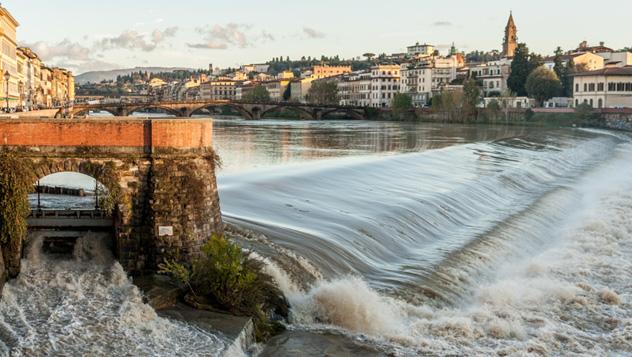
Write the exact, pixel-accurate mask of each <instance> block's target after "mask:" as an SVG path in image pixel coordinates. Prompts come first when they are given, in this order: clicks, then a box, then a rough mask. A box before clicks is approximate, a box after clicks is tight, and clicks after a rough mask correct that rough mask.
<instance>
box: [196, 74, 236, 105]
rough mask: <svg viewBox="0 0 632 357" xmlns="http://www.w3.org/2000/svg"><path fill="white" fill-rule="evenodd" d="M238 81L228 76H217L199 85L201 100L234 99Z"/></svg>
mask: <svg viewBox="0 0 632 357" xmlns="http://www.w3.org/2000/svg"><path fill="white" fill-rule="evenodd" d="M239 83H240V82H237V81H234V80H232V79H229V78H219V79H216V80H213V81H208V82H205V83H202V84H201V85H200V98H201V99H202V100H236V99H237V86H238V84H239Z"/></svg>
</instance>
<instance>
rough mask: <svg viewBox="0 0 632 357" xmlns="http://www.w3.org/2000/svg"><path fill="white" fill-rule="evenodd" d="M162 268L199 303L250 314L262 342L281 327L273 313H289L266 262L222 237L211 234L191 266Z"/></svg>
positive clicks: (232, 311)
mask: <svg viewBox="0 0 632 357" xmlns="http://www.w3.org/2000/svg"><path fill="white" fill-rule="evenodd" d="M160 270H161V272H163V273H167V274H169V275H171V276H172V277H173V278H175V279H176V280H178V281H179V282H180V284H181V285H182V286H183V287H185V288H186V289H187V290H189V292H190V293H191V294H192V295H193V296H194V299H195V300H196V301H197V302H199V303H202V304H203V303H209V304H211V305H212V306H214V307H217V308H221V309H223V310H226V311H229V312H231V313H234V314H237V315H246V316H251V317H252V318H253V320H254V323H255V335H256V338H257V340H259V341H261V340H265V339H266V338H268V337H270V336H271V335H272V334H273V333H274V332H275V331H278V330H279V329H280V328H282V327H281V326H280V324H278V323H276V322H273V321H272V318H273V315H274V314H277V315H280V316H283V317H287V315H288V312H289V306H288V303H287V301H286V300H285V298H284V297H283V293H282V292H281V291H280V290H279V288H278V287H277V286H276V285H274V282H273V279H272V277H271V276H269V275H267V274H266V273H264V272H263V263H262V262H260V261H258V260H255V259H253V258H251V257H250V256H249V255H247V254H244V253H243V252H242V250H241V248H239V247H238V246H236V245H234V244H232V243H230V242H229V241H228V240H227V239H226V238H225V237H223V236H218V235H214V236H213V237H211V239H210V240H209V241H208V242H207V243H206V244H205V245H204V246H203V247H202V256H201V257H200V258H199V259H197V260H195V261H194V262H193V263H192V264H191V266H190V267H188V266H185V265H183V264H179V263H176V262H173V261H172V262H165V263H164V264H161V266H160Z"/></svg>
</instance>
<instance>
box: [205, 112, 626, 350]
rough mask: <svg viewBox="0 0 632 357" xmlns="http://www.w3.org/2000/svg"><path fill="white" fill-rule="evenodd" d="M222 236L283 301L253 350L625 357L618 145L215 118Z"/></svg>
mask: <svg viewBox="0 0 632 357" xmlns="http://www.w3.org/2000/svg"><path fill="white" fill-rule="evenodd" d="M215 145H216V148H217V150H218V151H219V153H220V155H221V156H222V158H223V160H224V163H225V167H224V169H223V171H222V172H221V173H220V175H219V177H218V181H219V189H220V198H221V204H222V210H223V213H224V217H225V220H226V221H227V222H228V223H230V224H231V226H232V227H231V235H232V236H233V237H234V238H235V239H236V240H237V241H238V242H240V243H241V244H242V245H244V246H245V247H247V248H248V249H251V250H254V251H256V252H257V254H258V255H259V256H261V257H262V258H261V259H265V260H266V261H267V263H268V268H269V270H270V273H271V274H272V275H273V276H275V277H276V279H277V280H278V281H279V283H280V285H281V287H282V289H283V290H284V292H285V293H286V295H287V296H288V299H289V300H290V302H291V304H292V321H291V324H290V326H289V328H290V332H288V333H286V334H285V335H283V336H281V337H279V338H277V339H274V340H273V341H271V343H270V344H269V345H268V346H267V347H266V348H265V349H264V351H263V353H262V354H263V355H279V354H293V353H299V354H302V355H348V354H367V355H382V354H395V355H419V354H429V355H491V354H494V355H496V354H498V355H525V354H533V355H608V354H611V355H632V309H631V306H630V303H631V302H632V300H631V299H632V295H631V294H632V219H630V218H628V217H629V216H630V213H632V180H630V177H631V175H632V144H631V141H630V136H628V135H626V134H622V133H612V132H605V131H593V130H581V129H556V128H519V127H509V128H507V127H485V126H441V125H423V124H422V125H416V124H401V123H372V122H290V121H263V122H256V123H252V122H245V121H238V122H235V121H219V122H216V129H215Z"/></svg>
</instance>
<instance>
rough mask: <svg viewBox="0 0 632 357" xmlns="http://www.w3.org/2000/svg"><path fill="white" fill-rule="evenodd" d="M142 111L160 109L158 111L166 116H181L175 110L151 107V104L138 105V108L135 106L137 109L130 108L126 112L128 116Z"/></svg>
mask: <svg viewBox="0 0 632 357" xmlns="http://www.w3.org/2000/svg"><path fill="white" fill-rule="evenodd" d="M143 109H160V110H164V111H165V112H167V113H168V114H171V115H174V116H176V117H182V116H183V113H181V112H179V111H178V110H177V109H173V108H169V107H166V106H162V105H151V104H148V105H140V106H137V107H131V108H129V109H128V110H127V114H128V115H132V113H134V112H135V111H138V110H143ZM185 110H186V109H185Z"/></svg>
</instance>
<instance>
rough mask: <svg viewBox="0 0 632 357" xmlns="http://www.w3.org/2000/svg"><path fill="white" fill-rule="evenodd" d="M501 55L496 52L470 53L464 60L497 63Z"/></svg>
mask: <svg viewBox="0 0 632 357" xmlns="http://www.w3.org/2000/svg"><path fill="white" fill-rule="evenodd" d="M501 57H502V56H501V54H500V52H498V51H491V52H484V51H472V52H470V53H468V54H466V55H465V60H466V61H467V62H468V63H469V62H490V61H497V60H499V59H500V58H501Z"/></svg>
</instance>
